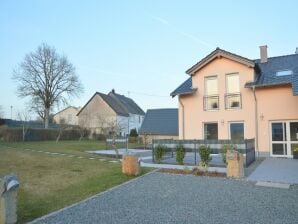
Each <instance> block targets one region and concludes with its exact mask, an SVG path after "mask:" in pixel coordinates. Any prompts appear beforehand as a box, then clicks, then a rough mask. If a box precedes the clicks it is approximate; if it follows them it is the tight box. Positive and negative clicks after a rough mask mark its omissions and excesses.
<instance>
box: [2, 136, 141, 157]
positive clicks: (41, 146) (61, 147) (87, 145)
mask: <svg viewBox="0 0 298 224" xmlns="http://www.w3.org/2000/svg"><path fill="white" fill-rule="evenodd" d="M1 145H2V146H7V147H14V148H19V149H35V150H41V151H48V152H60V153H66V154H74V155H79V156H90V154H89V153H86V152H85V151H87V150H100V149H106V147H107V146H106V143H105V141H98V140H85V141H60V142H58V143H56V142H55V141H44V142H13V143H7V142H0V146H1ZM134 147H141V145H139V144H136V143H130V144H129V148H134Z"/></svg>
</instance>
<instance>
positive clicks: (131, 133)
mask: <svg viewBox="0 0 298 224" xmlns="http://www.w3.org/2000/svg"><path fill="white" fill-rule="evenodd" d="M129 136H130V137H138V132H137V129H135V128H134V129H131V130H130V133H129Z"/></svg>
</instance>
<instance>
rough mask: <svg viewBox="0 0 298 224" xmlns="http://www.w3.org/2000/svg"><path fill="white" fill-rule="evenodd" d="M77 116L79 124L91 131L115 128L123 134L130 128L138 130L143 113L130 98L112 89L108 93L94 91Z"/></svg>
mask: <svg viewBox="0 0 298 224" xmlns="http://www.w3.org/2000/svg"><path fill="white" fill-rule="evenodd" d="M77 116H78V119H79V125H80V126H82V127H86V128H88V129H90V130H91V132H92V133H98V134H99V133H106V134H108V133H107V132H111V131H113V130H111V129H115V128H116V129H117V130H115V131H116V132H117V134H118V135H121V136H125V135H126V134H129V133H130V130H131V129H136V130H137V131H139V128H140V127H141V125H142V122H143V119H144V116H145V113H144V111H143V110H142V109H141V108H140V107H139V106H138V105H137V104H136V103H135V102H134V101H133V100H132V99H130V98H128V97H126V96H124V95H120V94H117V93H116V92H115V90H112V91H111V92H110V93H108V94H103V93H99V92H96V93H95V94H94V95H93V96H92V97H91V99H90V100H89V101H88V102H87V103H86V104H85V106H84V107H83V108H82V109H81V110H80V111H79V113H78V114H77ZM112 126H114V127H112ZM116 126H117V127H116Z"/></svg>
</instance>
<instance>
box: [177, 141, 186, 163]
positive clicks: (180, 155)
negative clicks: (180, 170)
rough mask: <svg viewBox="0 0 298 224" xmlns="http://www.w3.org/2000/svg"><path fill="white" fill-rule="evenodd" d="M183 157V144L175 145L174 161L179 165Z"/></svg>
mask: <svg viewBox="0 0 298 224" xmlns="http://www.w3.org/2000/svg"><path fill="white" fill-rule="evenodd" d="M184 157H185V148H183V145H177V146H176V161H177V163H178V164H179V165H183V160H184Z"/></svg>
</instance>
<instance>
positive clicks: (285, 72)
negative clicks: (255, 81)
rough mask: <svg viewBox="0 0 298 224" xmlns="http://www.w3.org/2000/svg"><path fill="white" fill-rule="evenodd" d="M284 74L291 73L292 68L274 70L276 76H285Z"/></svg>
mask: <svg viewBox="0 0 298 224" xmlns="http://www.w3.org/2000/svg"><path fill="white" fill-rule="evenodd" d="M286 75H293V71H292V70H283V71H278V72H276V76H286Z"/></svg>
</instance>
